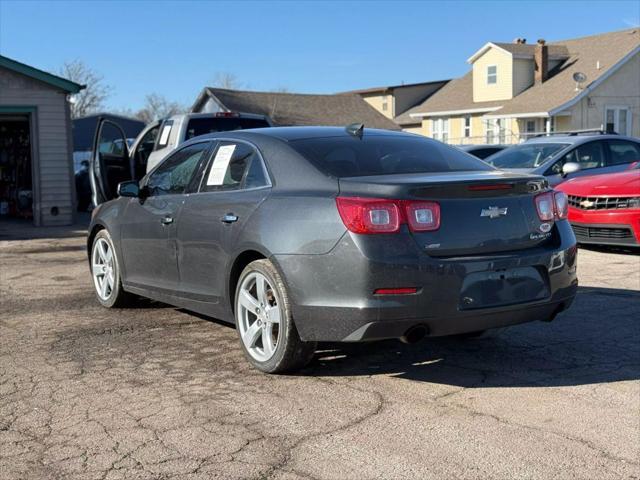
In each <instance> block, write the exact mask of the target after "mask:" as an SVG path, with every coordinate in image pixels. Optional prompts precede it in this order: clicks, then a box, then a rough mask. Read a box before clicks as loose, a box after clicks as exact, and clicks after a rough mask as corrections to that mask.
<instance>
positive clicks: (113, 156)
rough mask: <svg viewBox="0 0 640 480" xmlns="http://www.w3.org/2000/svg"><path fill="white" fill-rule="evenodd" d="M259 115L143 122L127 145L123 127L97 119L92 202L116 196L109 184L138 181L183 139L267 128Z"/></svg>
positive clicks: (188, 115)
mask: <svg viewBox="0 0 640 480" xmlns="http://www.w3.org/2000/svg"><path fill="white" fill-rule="evenodd" d="M270 126H271V123H270V121H269V119H268V118H267V117H265V116H262V115H253V114H247V113H236V112H217V113H185V114H180V115H174V116H172V117H169V118H166V119H164V120H158V121H156V122H153V123H150V124H149V125H147V126H146V127H145V128H144V130H142V132H140V134H139V135H138V137H137V138H136V139H135V141H134V142H133V144H132V145H131V147H130V148H129V147H128V144H127V139H126V135H125V133H124V130H123V129H122V128H121V127H120V126H119V125H118V124H117V123H116V122H114V121H113V120H111V119H106V118H101V119H99V120H98V124H97V127H96V133H95V136H94V141H93V156H92V159H91V162H90V169H89V170H90V175H89V180H90V182H91V191H92V200H93V204H94V205H99V204H101V203H103V202H106V201H108V200H111V199H112V198H115V197H116V192H115V191H113V188H111V187H110V186H111V185H117V184H118V183H120V182H124V181H127V180H140V179H141V178H142V177H144V176H145V175H146V174H147V172H150V171H151V170H153V168H154V167H155V166H156V165H157V164H158V163H160V161H161V160H162V159H164V158H165V157H166V156H167V155H168V154H169V153H171V152H172V151H173V150H174V149H175V148H177V147H178V146H179V145H180V144H182V143H183V142H186V141H187V140H190V139H192V138H193V137H197V136H199V135H205V134H207V133H213V132H224V131H229V130H241V129H242V130H244V129H247V128H264V127H270Z"/></svg>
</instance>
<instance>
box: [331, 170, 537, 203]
mask: <svg viewBox="0 0 640 480" xmlns="http://www.w3.org/2000/svg"><path fill="white" fill-rule="evenodd" d="M338 183H339V190H340V195H345V196H363V197H366V196H372V197H382V198H415V199H426V198H434V199H437V198H451V197H459V198H465V197H470V196H475V197H478V196H485V195H486V196H490V195H496V194H500V195H524V194H534V193H538V192H542V191H545V190H548V189H549V182H548V181H547V179H546V178H545V177H543V176H541V175H535V174H514V173H509V172H502V171H492V172H445V173H439V174H424V173H420V174H395V175H394V174H392V175H376V176H365V177H343V178H340V179H339V181H338Z"/></svg>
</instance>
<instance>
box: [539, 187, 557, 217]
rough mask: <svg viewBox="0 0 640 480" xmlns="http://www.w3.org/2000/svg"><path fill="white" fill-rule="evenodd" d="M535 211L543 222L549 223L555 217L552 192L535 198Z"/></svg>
mask: <svg viewBox="0 0 640 480" xmlns="http://www.w3.org/2000/svg"><path fill="white" fill-rule="evenodd" d="M534 201H535V203H536V210H537V211H538V217H540V220H542V221H543V222H549V221H551V220H553V219H554V217H555V213H554V210H555V207H554V199H553V192H546V193H541V194H540V195H536V197H535V200H534Z"/></svg>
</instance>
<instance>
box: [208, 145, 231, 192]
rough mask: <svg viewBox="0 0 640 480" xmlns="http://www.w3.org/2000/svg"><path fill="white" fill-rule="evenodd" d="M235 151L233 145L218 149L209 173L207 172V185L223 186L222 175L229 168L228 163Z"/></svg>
mask: <svg viewBox="0 0 640 480" xmlns="http://www.w3.org/2000/svg"><path fill="white" fill-rule="evenodd" d="M235 149H236V146H235V145H223V146H222V147H220V148H218V151H217V152H216V156H215V158H214V159H213V165H211V171H209V176H208V177H207V185H222V184H223V182H224V175H225V173H227V168H228V167H229V162H230V161H231V157H232V156H233V151H234V150H235Z"/></svg>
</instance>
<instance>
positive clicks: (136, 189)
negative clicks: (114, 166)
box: [118, 180, 140, 198]
mask: <svg viewBox="0 0 640 480" xmlns="http://www.w3.org/2000/svg"><path fill="white" fill-rule="evenodd" d="M118 195H119V196H120V197H133V198H138V197H140V186H139V185H138V182H136V181H135V180H130V181H128V182H120V183H119V184H118Z"/></svg>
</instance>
